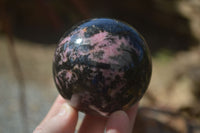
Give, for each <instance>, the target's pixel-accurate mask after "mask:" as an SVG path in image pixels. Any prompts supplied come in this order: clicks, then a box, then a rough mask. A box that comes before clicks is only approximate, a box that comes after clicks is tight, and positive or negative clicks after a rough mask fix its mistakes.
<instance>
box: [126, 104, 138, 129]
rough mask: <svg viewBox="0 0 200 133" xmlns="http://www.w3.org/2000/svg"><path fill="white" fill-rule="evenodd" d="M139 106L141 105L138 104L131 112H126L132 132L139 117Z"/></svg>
mask: <svg viewBox="0 0 200 133" xmlns="http://www.w3.org/2000/svg"><path fill="white" fill-rule="evenodd" d="M138 106H139V103H136V104H135V105H134V106H133V107H131V108H130V109H129V110H127V111H126V113H127V114H128V117H129V120H130V126H131V130H133V127H134V124H135V118H136V115H137V110H138Z"/></svg>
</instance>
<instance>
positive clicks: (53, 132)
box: [33, 95, 138, 133]
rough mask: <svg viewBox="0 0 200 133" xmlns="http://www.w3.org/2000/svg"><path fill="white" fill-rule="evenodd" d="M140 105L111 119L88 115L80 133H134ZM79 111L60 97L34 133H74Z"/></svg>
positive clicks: (112, 116) (118, 113) (112, 115)
mask: <svg viewBox="0 0 200 133" xmlns="http://www.w3.org/2000/svg"><path fill="white" fill-rule="evenodd" d="M137 108H138V105H137V104H136V105H135V106H133V107H131V108H130V109H129V110H128V111H126V112H124V111H116V112H114V113H112V114H111V115H110V117H109V118H105V117H100V116H92V115H86V116H85V118H84V120H83V122H82V125H81V126H80V129H79V131H78V133H104V131H105V129H106V133H132V130H133V126H134V122H135V117H136V113H137ZM77 121H78V111H77V110H76V109H74V108H72V107H71V106H69V105H68V104H67V103H66V101H65V100H64V99H63V98H62V97H61V96H60V95H59V96H58V97H57V99H56V100H55V102H54V104H53V106H52V107H51V109H50V111H49V113H48V114H47V115H46V117H45V118H44V119H43V121H42V122H41V123H40V124H39V125H38V126H37V128H36V129H35V130H34V131H33V133H74V132H75V128H76V124H77Z"/></svg>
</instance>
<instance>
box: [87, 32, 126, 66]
mask: <svg viewBox="0 0 200 133" xmlns="http://www.w3.org/2000/svg"><path fill="white" fill-rule="evenodd" d="M107 38H112V39H113V40H114V41H115V43H114V44H113V43H112V42H110V41H109V40H108V39H107ZM122 43H123V44H124V45H125V46H128V47H130V45H129V41H127V40H126V39H125V38H124V37H122V38H121V39H119V37H118V36H112V35H109V33H108V32H105V31H104V32H100V33H98V34H95V35H94V36H92V37H91V38H90V44H91V45H92V46H93V45H94V44H97V45H95V48H94V49H93V50H91V51H90V53H91V54H90V56H89V58H90V59H91V60H93V61H96V62H100V63H111V64H119V62H117V61H115V60H113V59H111V58H110V57H114V56H119V55H121V54H122V52H123V51H119V50H118V49H120V46H121V44H122ZM100 51H104V54H103V57H102V58H96V57H94V53H97V52H100Z"/></svg>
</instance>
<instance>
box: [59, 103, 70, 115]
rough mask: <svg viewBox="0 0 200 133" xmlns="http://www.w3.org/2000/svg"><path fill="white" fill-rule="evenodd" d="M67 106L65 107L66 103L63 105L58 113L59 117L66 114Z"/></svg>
mask: <svg viewBox="0 0 200 133" xmlns="http://www.w3.org/2000/svg"><path fill="white" fill-rule="evenodd" d="M68 106H69V105H67V104H66V103H64V104H63V105H62V107H61V109H60V111H59V113H58V115H59V116H63V115H65V114H66V113H67V110H68V108H69V107H68Z"/></svg>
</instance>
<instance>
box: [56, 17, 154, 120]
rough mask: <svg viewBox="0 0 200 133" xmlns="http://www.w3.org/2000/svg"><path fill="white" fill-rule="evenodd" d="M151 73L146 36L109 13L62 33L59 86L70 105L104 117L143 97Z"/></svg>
mask: <svg viewBox="0 0 200 133" xmlns="http://www.w3.org/2000/svg"><path fill="white" fill-rule="evenodd" d="M151 72H152V64H151V55H150V52H149V49H148V46H147V43H146V42H145V40H144V38H143V37H142V36H141V35H140V34H139V33H138V32H137V31H136V30H135V29H134V28H133V27H131V26H130V25H127V24H125V23H123V22H120V21H117V20H114V19H108V18H99V19H90V20H86V21H83V22H81V23H79V24H78V25H75V26H74V27H72V28H71V29H70V30H69V31H67V32H66V33H65V34H64V36H63V37H62V38H61V40H60V42H59V44H58V46H57V48H56V51H55V56H54V61H53V74H54V81H55V84H56V87H57V89H58V91H59V92H60V94H61V95H62V96H63V97H64V98H65V99H66V100H67V101H68V102H69V104H70V105H71V106H72V107H74V108H76V109H78V110H79V111H82V112H85V113H89V114H99V115H103V116H109V115H110V114H111V113H112V112H114V111H116V110H127V109H128V108H130V107H131V106H132V105H134V104H135V103H136V102H138V101H139V100H140V99H141V97H142V96H143V94H144V93H145V91H146V89H147V87H148V84H149V82H150V78H151Z"/></svg>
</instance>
